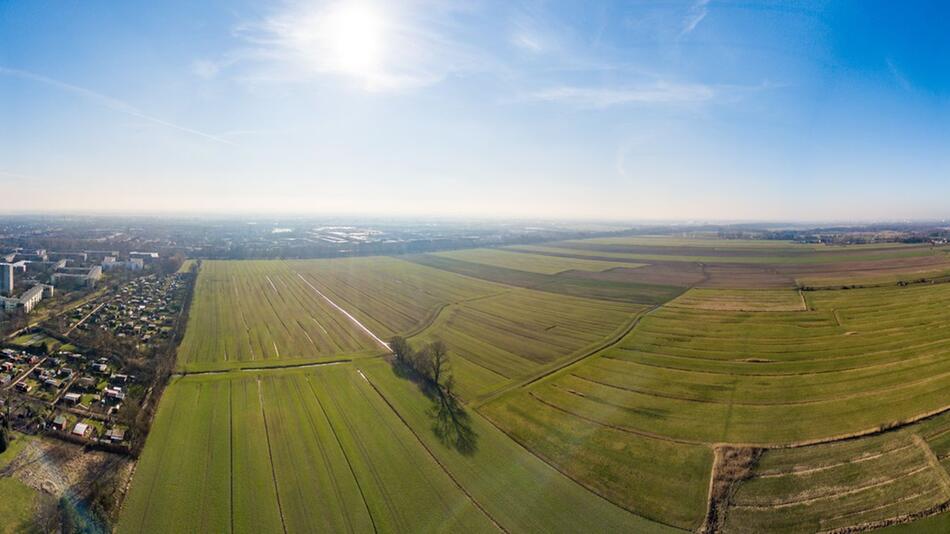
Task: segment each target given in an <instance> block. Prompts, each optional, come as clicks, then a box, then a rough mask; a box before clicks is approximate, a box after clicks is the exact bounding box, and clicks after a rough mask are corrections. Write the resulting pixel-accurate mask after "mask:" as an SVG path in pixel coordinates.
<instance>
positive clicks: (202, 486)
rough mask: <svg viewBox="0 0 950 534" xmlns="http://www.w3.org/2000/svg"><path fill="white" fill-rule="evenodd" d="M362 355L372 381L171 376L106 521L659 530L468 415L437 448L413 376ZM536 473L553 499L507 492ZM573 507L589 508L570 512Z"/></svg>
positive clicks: (124, 527)
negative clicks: (468, 437)
mask: <svg viewBox="0 0 950 534" xmlns="http://www.w3.org/2000/svg"><path fill="white" fill-rule="evenodd" d="M366 368H367V373H369V375H370V376H371V377H372V380H373V382H374V384H373V385H371V383H370V382H369V380H367V379H366V378H364V377H363V375H361V374H360V372H359V371H357V369H355V368H354V367H353V366H352V365H351V364H343V365H330V366H324V367H319V368H311V369H307V370H297V371H286V370H284V371H276V372H272V373H269V372H262V373H247V372H235V373H231V374H226V375H218V376H213V377H187V378H182V379H179V380H177V381H176V382H175V383H173V384H172V385H171V386H169V388H168V391H167V392H166V394H165V395H166V397H165V400H164V401H163V403H162V406H161V409H160V411H159V413H158V416H157V419H156V421H155V425H154V428H153V431H152V434H151V436H150V437H149V444H148V447H147V448H146V451H145V454H144V455H143V457H142V459H141V461H140V463H139V466H138V468H137V470H136V474H135V483H134V484H133V486H132V491H131V493H130V495H129V496H128V498H127V500H126V502H125V505H124V509H123V513H122V516H121V519H120V522H119V526H118V530H119V531H120V532H152V531H158V530H161V531H163V532H191V531H200V532H274V531H281V530H286V531H288V532H304V531H308V532H311V531H330V532H342V531H348V532H366V531H372V530H376V531H380V532H393V531H408V530H412V531H424V532H430V531H456V532H457V531H464V532H478V531H494V530H497V527H496V526H495V525H496V524H497V523H499V522H504V524H506V525H510V526H512V527H518V526H519V525H520V526H523V527H531V526H539V527H543V526H545V525H547V526H548V527H551V526H554V525H556V524H561V525H566V524H575V525H578V526H581V525H587V526H590V525H601V526H602V528H605V529H611V528H619V527H621V526H622V525H633V524H639V525H641V526H643V527H644V528H646V529H647V530H649V531H659V530H661V527H660V525H654V524H652V523H650V522H648V521H646V520H643V519H641V518H638V517H636V516H632V515H630V514H629V513H628V512H626V511H624V510H621V509H619V508H617V507H614V506H613V505H610V504H609V503H607V502H606V501H604V500H602V499H600V498H599V497H597V496H595V495H594V494H592V493H590V492H587V491H586V490H584V489H583V488H581V487H580V486H577V485H576V484H574V483H573V482H571V481H570V480H569V479H566V478H564V477H563V476H561V475H560V474H559V473H557V472H556V471H555V470H553V469H551V468H550V467H548V466H547V465H545V464H544V463H543V462H541V461H539V460H538V459H536V458H534V457H533V456H531V455H530V454H528V453H527V452H526V451H524V450H523V449H519V448H518V447H517V446H516V445H515V444H514V443H512V442H511V441H509V440H507V439H506V438H505V437H504V436H503V435H502V434H501V433H500V432H498V431H497V430H495V429H493V428H491V427H490V426H488V425H486V424H485V423H482V422H481V421H480V420H478V419H475V421H474V422H473V426H474V429H475V433H476V435H477V445H476V450H475V452H466V453H461V452H458V450H456V449H452V448H449V447H447V446H446V445H445V444H443V443H442V442H441V441H439V440H438V438H437V437H436V436H435V435H434V434H433V433H432V431H431V429H430V426H431V421H430V420H429V415H427V414H428V411H427V406H428V404H427V402H428V401H427V399H426V398H425V397H423V396H421V395H420V394H419V393H418V391H417V390H416V388H415V386H414V385H413V384H412V383H410V382H406V381H404V380H403V379H399V378H396V377H395V376H393V375H392V371H391V370H390V367H389V365H388V364H387V363H386V362H384V361H381V360H376V361H374V362H367V365H366ZM374 385H375V387H374ZM383 392H386V393H385V396H384V393H383ZM395 406H398V407H399V408H398V409H400V410H401V411H400V412H397V411H396V410H397V408H395ZM186 414H187V416H186ZM181 444H186V446H181ZM542 480H543V481H548V483H549V487H548V489H547V490H546V491H547V492H549V496H550V499H552V500H548V493H546V494H544V495H542V494H536V493H533V492H531V491H524V492H523V496H519V493H514V494H510V493H508V492H509V491H511V490H512V489H513V488H516V487H522V488H525V489H528V488H530V487H531V486H532V485H534V484H536V483H537V482H538V481H542ZM552 503H560V504H562V505H563V508H561V509H560V510H554V511H553V512H551V516H550V517H535V516H536V515H537V514H536V513H532V510H534V511H539V510H541V509H545V508H543V507H548V506H551V504H552ZM577 509H584V510H586V511H587V512H586V513H587V515H586V516H584V517H580V516H576V515H574V513H573V512H571V511H572V510H577ZM569 512H570V514H569ZM170 517H172V518H174V521H172V522H169V518H170Z"/></svg>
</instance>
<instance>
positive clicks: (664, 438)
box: [528, 391, 758, 448]
mask: <svg viewBox="0 0 950 534" xmlns="http://www.w3.org/2000/svg"><path fill="white" fill-rule="evenodd" d="M528 396H529V397H531V398H532V399H534V400H536V401H538V402H540V403H541V404H543V405H545V406H547V407H549V408H551V409H553V410H557V411H559V412H562V413H565V414H567V415H570V416H571V417H576V418H577V419H580V420H582V421H587V422H588V423H591V424H594V425H598V426H602V427H605V428H611V429H613V430H616V431H618V432H623V433H626V434H633V435H635V436H640V437H644V438H649V439H654V440H657V441H665V442H667V443H679V444H681V445H700V446H702V445H705V446H710V445H712V446H716V447H720V446H724V445H732V444H729V443H710V442H708V441H701V440H694V439H688V438H676V437H672V436H664V435H662V434H657V433H655V432H648V431H646V430H640V429H637V428H630V427H626V426H620V425H615V424H611V423H605V422H603V421H598V420H597V419H593V418H591V417H587V416H586V415H581V414H579V413H574V412H572V411H570V410H568V409H567V408H562V407H561V406H558V405H557V404H554V403H553V402H550V401H547V400H544V399H542V398H541V397H539V396H537V395H535V393H534V392H533V391H529V392H528ZM756 448H758V447H756Z"/></svg>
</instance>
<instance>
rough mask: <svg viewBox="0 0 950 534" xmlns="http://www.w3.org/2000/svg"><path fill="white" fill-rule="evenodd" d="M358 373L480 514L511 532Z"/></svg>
mask: <svg viewBox="0 0 950 534" xmlns="http://www.w3.org/2000/svg"><path fill="white" fill-rule="evenodd" d="M356 372H357V373H359V375H360V377H362V378H363V380H365V381H366V383H367V384H369V386H370V387H371V388H373V391H375V392H376V394H377V395H379V398H380V399H382V401H383V402H385V403H386V406H388V407H389V409H390V410H392V412H393V413H394V414H396V417H398V418H399V420H400V421H401V422H402V424H403V425H405V427H406V428H407V429H408V430H409V432H411V433H412V435H413V436H414V437H415V438H416V441H418V442H419V445H421V446H422V448H423V449H425V451H426V452H427V453H428V454H429V457H430V458H432V460H433V461H434V462H435V463H436V464H437V465H438V466H439V467H440V468H441V469H442V471H443V472H444V473H445V475H446V476H448V477H449V479H450V480H451V481H452V482H453V483H454V484H455V485H456V487H458V489H459V490H460V491H461V492H462V493H463V494H465V496H466V497H468V499H469V501H471V502H472V504H473V505H475V507H476V508H478V510H479V511H480V512H482V513H483V514H484V515H485V517H487V518H488V520H489V521H491V523H492V524H493V525H494V526H495V527H496V528H497V529H498V530H500V531H501V532H505V533H506V534H508V533H509V532H510V531H509V530H508V529H507V528H505V527H504V526H503V525H502V524H501V523H499V522H498V521H497V520H495V518H494V517H492V515H491V514H490V513H489V512H488V510H487V509H485V507H484V506H482V504H481V503H480V502H478V501H477V500H476V499H475V497H474V496H473V495H472V494H471V493H469V492H468V490H467V489H465V486H463V485H462V484H461V482H459V481H458V479H457V478H455V475H453V474H452V473H451V472H450V471H449V470H448V468H447V467H446V466H445V464H444V463H442V461H441V460H439V458H438V457H436V455H435V454H434V453H433V452H432V449H430V448H429V446H428V445H426V443H425V442H424V441H423V440H422V437H421V436H419V434H418V433H416V431H415V429H413V428H412V426H410V425H409V422H408V421H406V419H405V418H403V416H402V414H401V413H399V411H398V410H396V407H395V406H393V405H392V403H391V402H389V399H387V398H386V395H383V392H382V391H380V390H379V388H378V387H376V384H374V383H373V381H372V380H370V379H369V378H368V377H367V376H366V375H365V374H363V371H362V370H361V369H357V370H356Z"/></svg>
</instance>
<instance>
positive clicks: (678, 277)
mask: <svg viewBox="0 0 950 534" xmlns="http://www.w3.org/2000/svg"><path fill="white" fill-rule="evenodd" d="M571 276H573V277H575V278H587V279H590V280H601V281H605V282H624V283H637V284H659V285H672V286H684V287H686V286H692V285H695V284H698V283H700V282H702V281H703V268H702V266H701V265H699V264H698V263H687V262H670V263H650V264H648V265H645V266H643V267H638V268H635V269H626V268H623V267H620V268H617V269H610V270H607V271H602V272H591V271H571Z"/></svg>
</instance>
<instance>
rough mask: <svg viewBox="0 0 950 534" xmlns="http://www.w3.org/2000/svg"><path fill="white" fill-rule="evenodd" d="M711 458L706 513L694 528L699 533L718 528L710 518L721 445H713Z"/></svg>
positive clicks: (713, 530) (711, 516) (725, 508)
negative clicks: (701, 521)
mask: <svg viewBox="0 0 950 534" xmlns="http://www.w3.org/2000/svg"><path fill="white" fill-rule="evenodd" d="M712 451H713V460H712V466H710V468H709V488H707V490H706V515H705V517H703V524H702V525H700V526H699V528H698V529H697V530H696V531H697V532H700V533H704V534H705V533H712V532H716V531H717V530H718V529H713V525H712V519H713V513H714V512H713V488H714V487H715V484H716V472H717V471H718V469H717V468H718V467H719V461H720V457H721V456H722V448H721V447H713V448H712ZM725 510H728V506H726V507H724V510H723V511H724V512H725ZM720 521H721V520H720Z"/></svg>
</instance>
